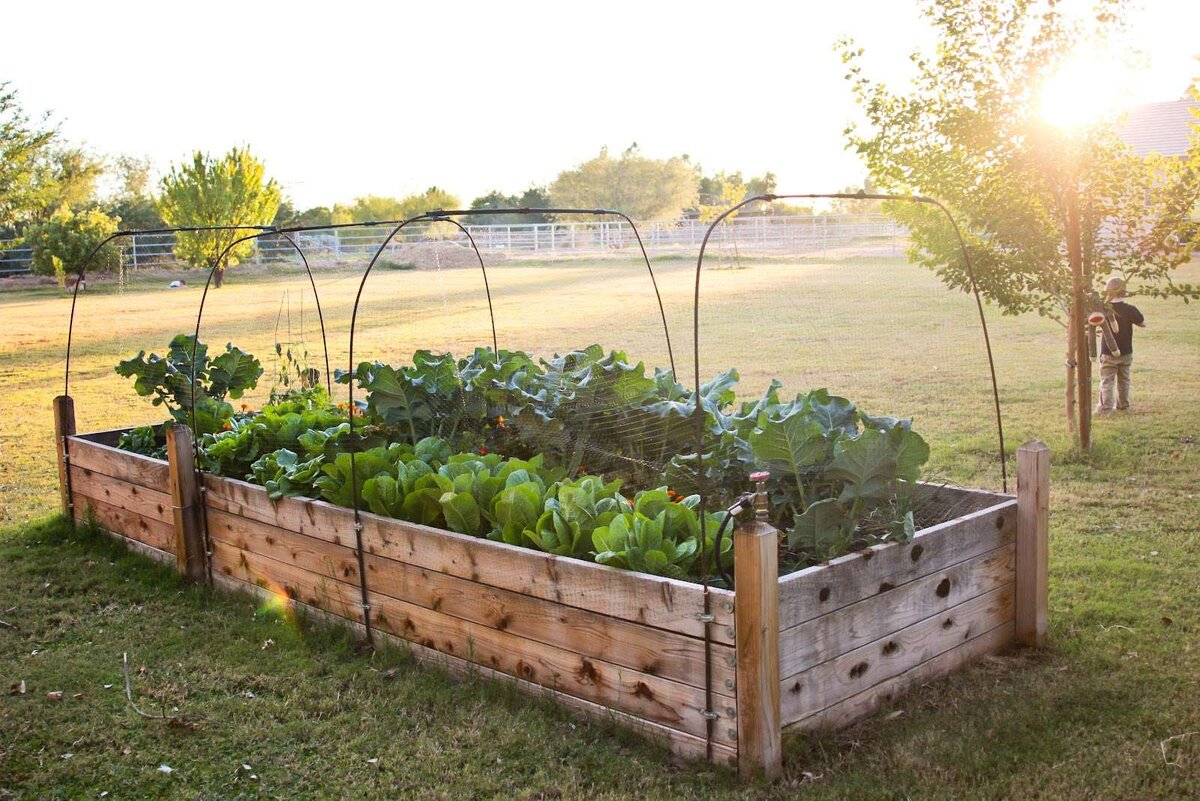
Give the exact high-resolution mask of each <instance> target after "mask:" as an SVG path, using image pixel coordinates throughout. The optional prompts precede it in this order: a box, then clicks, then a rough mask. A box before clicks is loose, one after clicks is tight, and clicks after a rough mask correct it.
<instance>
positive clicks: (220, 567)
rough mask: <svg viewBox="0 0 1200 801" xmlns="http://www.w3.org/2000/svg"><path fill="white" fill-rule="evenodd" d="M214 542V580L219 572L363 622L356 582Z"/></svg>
mask: <svg viewBox="0 0 1200 801" xmlns="http://www.w3.org/2000/svg"><path fill="white" fill-rule="evenodd" d="M210 533H211V532H210ZM211 544H212V568H213V577H214V580H215V578H216V576H217V575H218V574H220V575H222V576H228V577H230V578H234V579H237V580H239V581H244V582H246V583H249V584H253V585H256V586H259V587H262V588H263V589H266V590H269V591H270V592H271V593H273V594H274V595H275V596H276V597H277V598H278V597H285V598H291V599H293V600H296V601H299V602H301V603H303V604H306V605H308V606H312V607H315V608H317V609H322V610H324V611H326V612H328V613H330V614H332V615H337V616H338V617H341V618H345V619H346V620H352V621H355V622H357V623H362V622H363V610H362V599H361V597H360V596H359V593H358V589H357V588H356V587H355V586H354V585H352V584H346V583H345V582H341V581H337V580H336V579H333V578H330V577H328V576H322V575H318V574H315V573H311V572H309V571H307V570H305V569H303V568H301V567H298V566H296V565H292V564H287V563H285V562H278V561H276V560H274V559H270V558H268V557H265V556H261V555H259V554H254V553H250V552H248V551H243V550H241V549H239V548H237V547H235V546H233V545H231V544H229V543H228V542H226V541H224V540H220V539H217V538H215V537H212V538H211Z"/></svg>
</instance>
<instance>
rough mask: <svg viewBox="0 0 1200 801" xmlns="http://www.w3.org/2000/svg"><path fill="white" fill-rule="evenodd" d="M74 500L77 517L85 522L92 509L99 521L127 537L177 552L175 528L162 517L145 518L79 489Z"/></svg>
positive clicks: (101, 525)
mask: <svg viewBox="0 0 1200 801" xmlns="http://www.w3.org/2000/svg"><path fill="white" fill-rule="evenodd" d="M71 498H72V500H73V501H74V503H75V519H76V520H79V521H81V522H82V521H86V520H87V516H88V512H89V511H90V512H91V514H92V516H93V517H94V518H95V520H96V523H97V524H98V525H99V526H100V527H101V528H105V529H108V530H109V531H111V532H113V533H115V534H120V535H121V536H123V537H125V538H126V539H128V540H134V541H137V542H144V543H145V544H147V545H149V546H150V547H152V548H157V549H158V550H160V551H166V552H167V553H171V554H173V553H175V527H174V526H173V525H171V524H170V523H164V522H163V521H162V520H157V519H155V518H150V517H145V516H143V515H140V514H138V513H137V512H131V511H129V510H128V509H122V508H121V507H119V506H114V505H112V504H110V503H106V502H104V501H102V500H99V499H97V498H91V497H89V496H87V495H84V494H82V493H79V492H75V493H73V494H72V496H71Z"/></svg>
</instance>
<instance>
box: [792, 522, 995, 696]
mask: <svg viewBox="0 0 1200 801" xmlns="http://www.w3.org/2000/svg"><path fill="white" fill-rule="evenodd" d="M1013 578H1014V550H1013V546H1012V545H1006V546H1004V547H1002V548H997V549H996V550H994V551H989V552H988V553H985V554H981V555H980V556H976V557H974V558H972V559H969V560H967V561H965V562H960V563H958V564H956V565H952V566H950V567H948V568H945V569H943V570H939V571H937V572H936V573H932V574H930V575H927V576H922V577H921V578H919V579H916V580H914V581H910V582H908V583H907V584H902V585H900V586H899V587H896V588H894V589H890V590H886V591H884V592H881V593H877V594H876V595H873V596H872V597H870V598H866V599H864V600H861V601H859V602H857V603H854V604H850V605H849V606H846V607H843V608H842V609H839V610H838V611H836V612H831V613H829V614H828V615H822V616H821V617H818V618H814V619H813V620H810V621H808V622H807V623H802V624H800V625H799V626H794V627H792V628H790V629H787V630H785V631H783V632H782V633H781V634H780V645H779V650H780V661H781V663H782V664H781V668H780V672H781V675H782V676H784V677H791V676H795V675H796V674H798V673H801V672H803V671H805V670H807V669H808V668H810V667H813V666H814V665H819V664H820V663H822V662H825V661H827V660H829V659H832V658H833V657H836V656H841V655H842V654H844V653H846V652H848V651H851V650H853V649H855V648H859V647H861V646H863V645H866V644H868V643H871V642H874V641H875V640H877V639H879V638H881V637H885V636H887V635H888V634H890V633H892V632H894V631H898V630H899V629H902V628H904V627H905V626H910V625H912V624H913V623H916V622H917V621H919V620H923V619H925V618H927V617H932V616H934V615H937V614H940V613H942V612H944V611H945V610H947V609H949V608H951V607H953V606H957V605H958V604H960V603H962V602H963V601H967V600H970V599H971V598H974V597H976V596H978V595H983V594H984V593H988V592H991V591H992V590H994V589H996V588H998V587H1001V586H1003V585H1005V584H1010V583H1012V581H1013Z"/></svg>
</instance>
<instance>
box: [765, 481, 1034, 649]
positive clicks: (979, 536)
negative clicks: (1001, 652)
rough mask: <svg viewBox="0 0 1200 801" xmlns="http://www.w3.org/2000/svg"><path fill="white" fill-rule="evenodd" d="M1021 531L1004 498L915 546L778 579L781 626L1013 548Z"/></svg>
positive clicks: (1013, 507) (924, 534) (879, 549)
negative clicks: (1000, 550)
mask: <svg viewBox="0 0 1200 801" xmlns="http://www.w3.org/2000/svg"><path fill="white" fill-rule="evenodd" d="M1016 531H1017V502H1016V500H1014V499H1012V498H1003V499H1002V500H1001V501H1000V502H999V503H998V504H995V505H993V506H990V507H988V508H985V509H982V510H979V511H975V512H971V513H968V514H966V515H963V516H962V517H959V518H956V519H954V520H949V521H947V522H945V523H941V524H939V525H936V526H930V527H929V528H926V529H924V530H922V531H920V532H918V533H917V535H916V536H915V537H914V538H913V540H912V542H909V543H889V544H887V545H877V546H875V547H873V548H870V549H868V550H866V551H862V552H859V553H852V554H847V555H845V556H841V557H838V558H837V559H834V560H833V561H831V562H829V563H828V564H825V565H815V566H813V567H810V568H806V569H804V570H800V571H798V572H796V573H792V574H790V575H787V576H784V577H782V578H781V579H780V580H779V618H780V623H779V625H780V627H781V628H783V629H790V628H792V627H794V626H797V625H800V624H801V623H804V622H806V621H808V620H812V619H813V618H816V617H820V616H821V615H825V614H829V613H830V612H834V611H836V610H838V609H841V608H842V607H844V606H848V605H849V604H852V603H855V602H857V601H861V600H863V599H864V598H869V597H871V596H872V595H876V594H878V593H880V592H884V591H886V590H887V589H888V588H889V587H898V586H900V585H901V584H906V583H908V582H910V581H913V580H914V579H918V578H920V577H922V576H926V575H929V574H930V573H935V572H937V571H939V570H943V569H945V568H946V567H949V566H950V565H953V564H957V563H958V562H962V561H964V560H967V559H971V558H973V557H975V556H978V555H979V554H982V553H987V552H988V551H993V550H995V549H997V548H1000V547H1003V546H1005V545H1009V544H1011V543H1012V542H1014V540H1015V539H1016Z"/></svg>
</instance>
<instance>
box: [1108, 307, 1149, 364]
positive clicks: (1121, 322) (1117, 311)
mask: <svg viewBox="0 0 1200 801" xmlns="http://www.w3.org/2000/svg"><path fill="white" fill-rule="evenodd" d="M1112 310H1113V317H1114V318H1116V319H1115V321H1114V322H1115V324H1114V325H1113V338H1114V339H1115V340H1117V347H1118V348H1119V349H1120V350H1121V355H1122V356H1129V355H1132V354H1133V327H1134V326H1135V325H1141V324H1142V323H1144V322H1146V318H1145V317H1143V316H1142V313H1141V312H1140V311H1138V307H1137V306H1134V305H1133V304H1132V303H1126V302H1125V301H1123V300H1118V301H1114V302H1113V304H1112ZM1100 343H1101V349H1100V352H1101V353H1103V354H1104V355H1105V356H1111V355H1112V351H1110V350H1109V349H1108V342H1106V341H1105V339H1104V338H1103V337H1101V338H1100Z"/></svg>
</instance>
